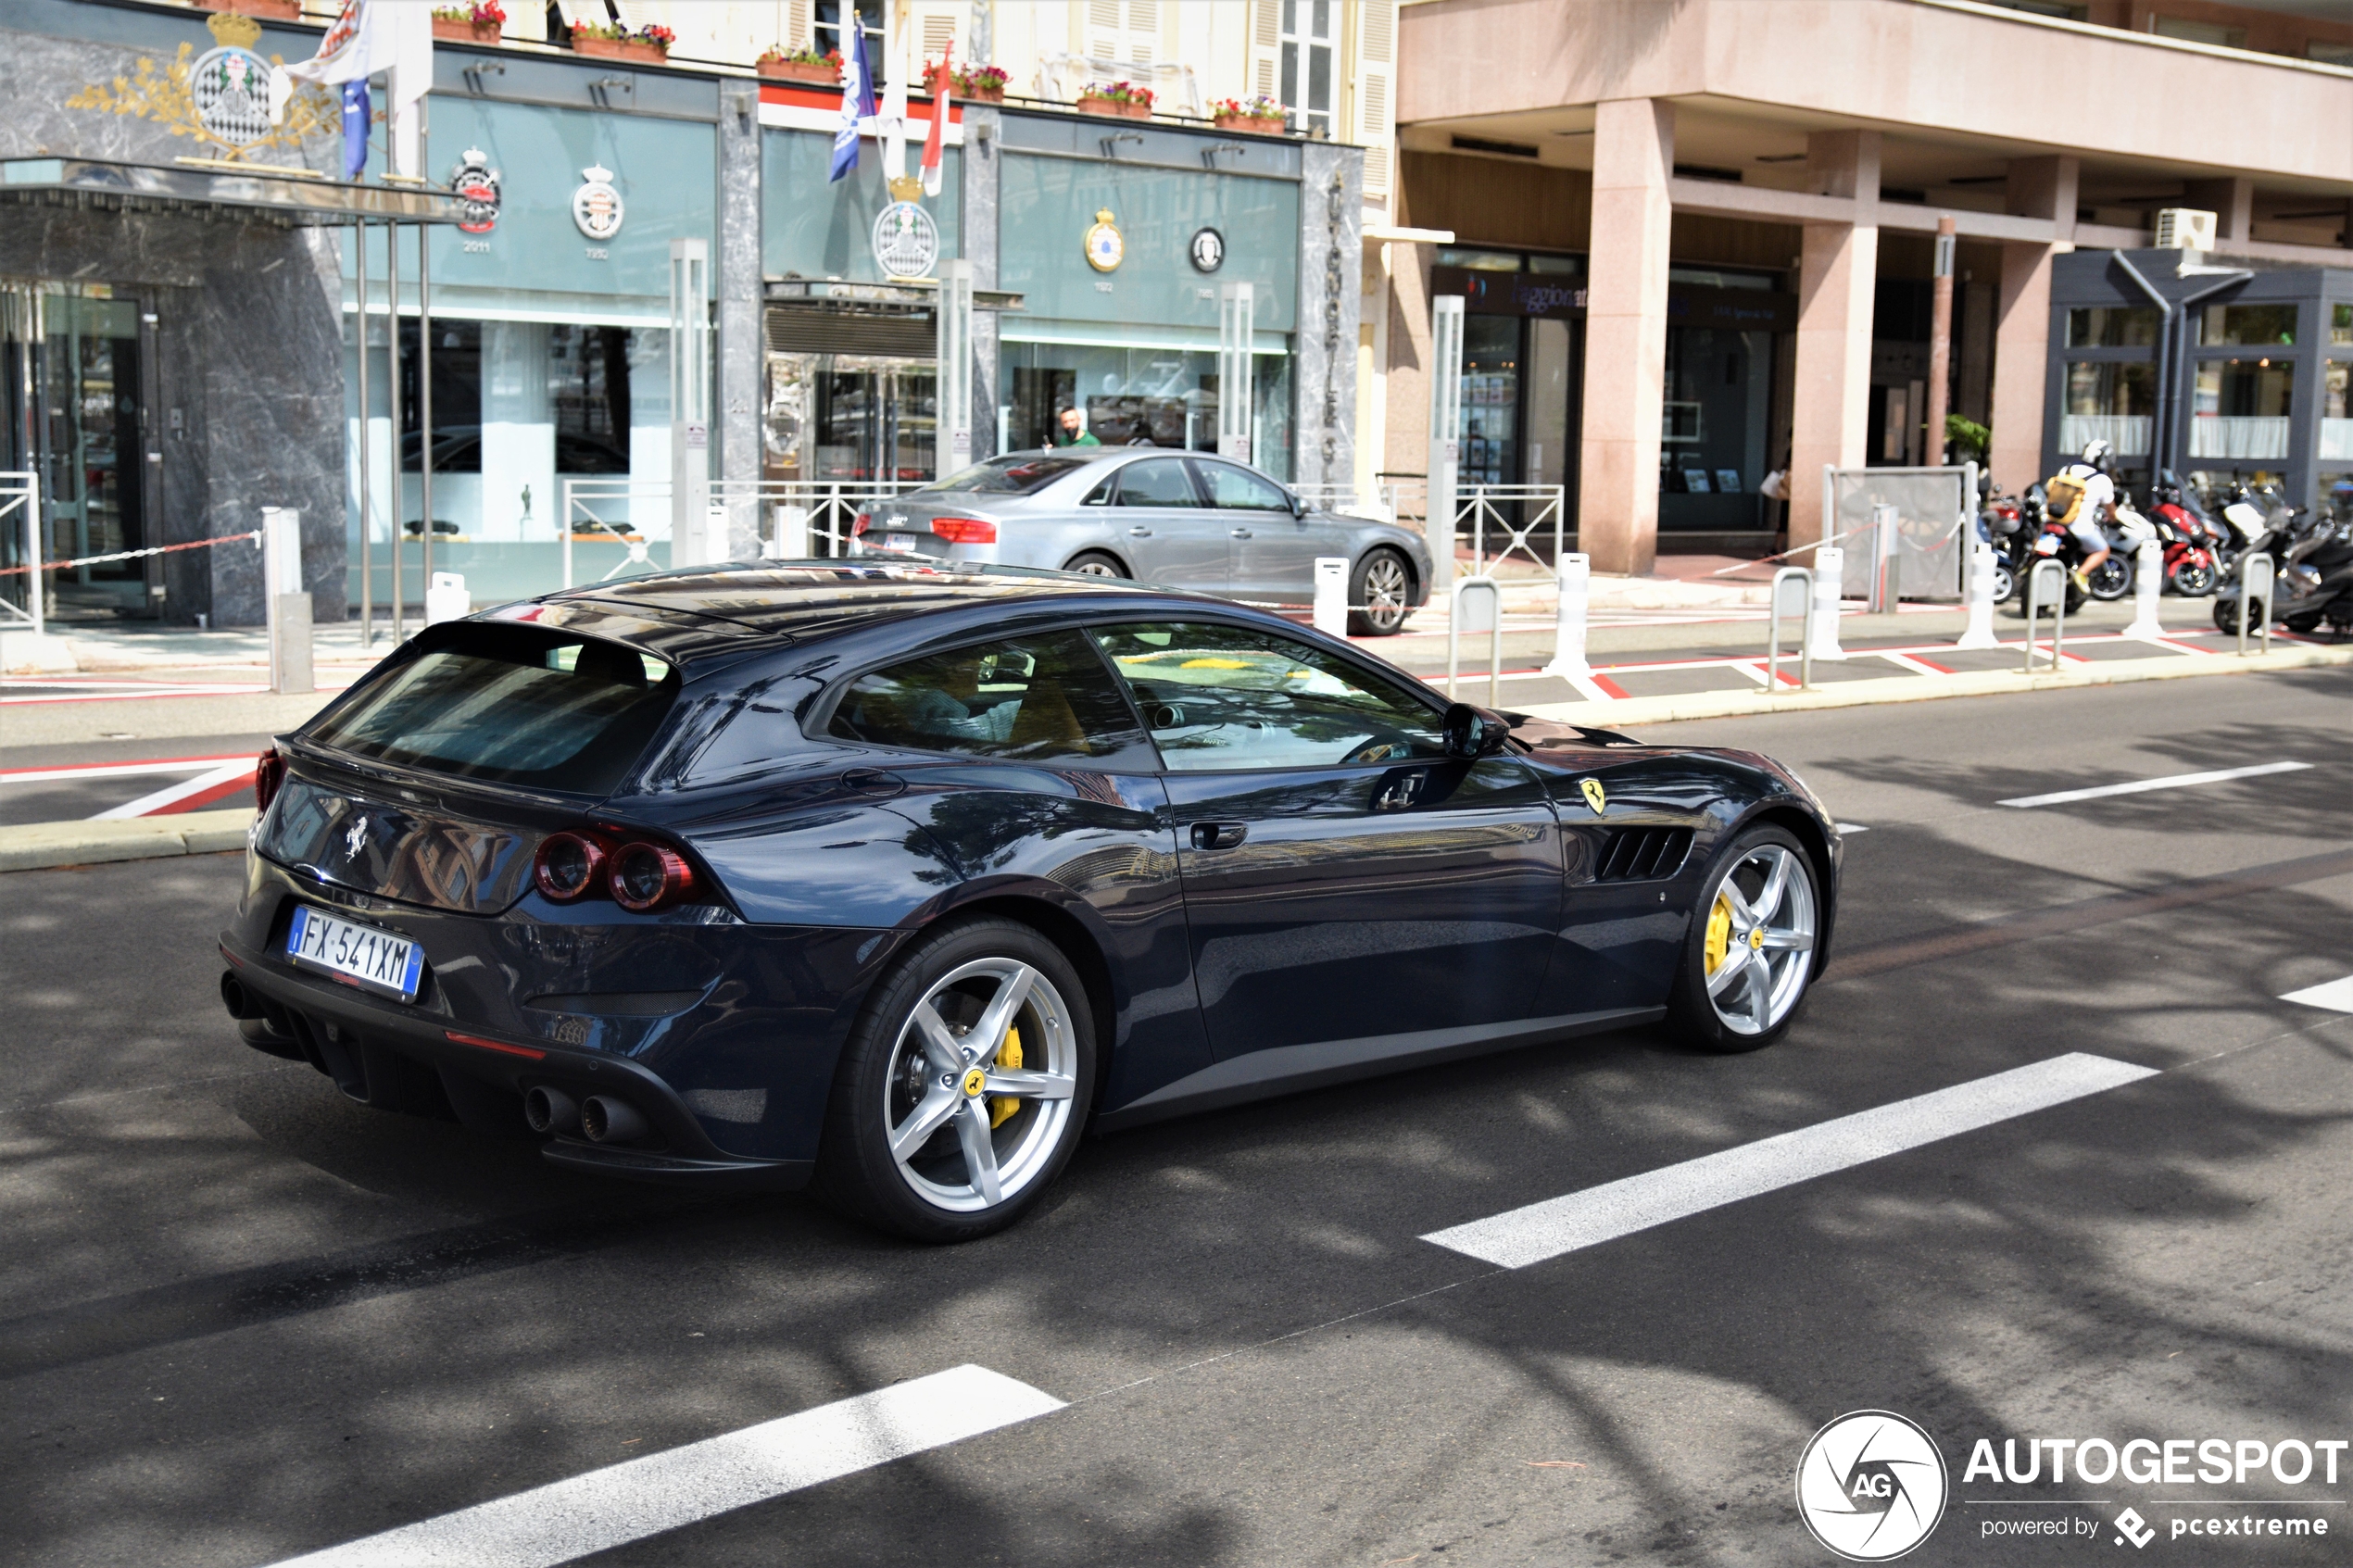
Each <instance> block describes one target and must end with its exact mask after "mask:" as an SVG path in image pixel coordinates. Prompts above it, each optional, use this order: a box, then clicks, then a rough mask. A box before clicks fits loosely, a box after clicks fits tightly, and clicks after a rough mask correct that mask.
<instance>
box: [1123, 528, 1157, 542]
mask: <svg viewBox="0 0 2353 1568" xmlns="http://www.w3.org/2000/svg"><path fill="white" fill-rule="evenodd" d="M1127 532H1128V534H1129V535H1130V536H1131V537H1133V538H1137V539H1149V538H1151V536H1152V531H1151V529H1149V528H1131V529H1129V530H1128V531H1127Z"/></svg>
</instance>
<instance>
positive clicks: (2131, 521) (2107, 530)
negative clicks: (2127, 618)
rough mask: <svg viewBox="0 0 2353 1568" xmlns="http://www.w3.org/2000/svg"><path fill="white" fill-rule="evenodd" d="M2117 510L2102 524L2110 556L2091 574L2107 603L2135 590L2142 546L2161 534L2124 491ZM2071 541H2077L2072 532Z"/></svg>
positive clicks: (2098, 594)
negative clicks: (2074, 539) (2135, 578)
mask: <svg viewBox="0 0 2353 1568" xmlns="http://www.w3.org/2000/svg"><path fill="white" fill-rule="evenodd" d="M2115 513H2116V515H2115V516H2113V517H2111V518H2108V519H2106V520H2104V521H2102V522H2101V523H2100V532H2101V533H2104V534H2106V535H2107V536H2108V559H2106V560H2104V561H2102V562H2100V564H2099V566H2098V567H2097V568H2095V570H2094V571H2091V572H2090V573H2089V574H2088V575H2089V577H2090V581H2091V588H2092V597H2094V598H2095V599H2098V600H2101V601H2102V602H2103V603H2114V602H2115V601H2116V600H2118V599H2120V598H2123V597H2125V596H2128V595H2130V594H2131V593H2132V592H2133V579H2134V577H2136V576H2137V575H2138V574H2139V567H2138V561H2139V551H2140V548H2141V546H2142V545H2144V544H2145V543H2146V542H2147V541H2149V540H2151V539H2154V538H2156V537H2158V532H2157V525H2156V524H2155V523H2153V522H2151V521H2149V520H2148V519H2147V518H2145V517H2144V516H2142V515H2141V513H2140V511H2139V510H2138V509H2137V508H2135V507H2134V506H2133V502H2132V498H2131V497H2130V496H2128V495H2123V494H2122V493H2121V492H2120V493H2119V494H2118V495H2117V497H2116V508H2115ZM2069 542H2070V544H2072V543H2073V539H2072V536H2071V535H2070V541H2069Z"/></svg>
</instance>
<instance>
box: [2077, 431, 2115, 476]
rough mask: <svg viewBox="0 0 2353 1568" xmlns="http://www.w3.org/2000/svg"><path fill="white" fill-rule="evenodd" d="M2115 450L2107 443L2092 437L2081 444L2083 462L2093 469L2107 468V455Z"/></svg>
mask: <svg viewBox="0 0 2353 1568" xmlns="http://www.w3.org/2000/svg"><path fill="white" fill-rule="evenodd" d="M2115 450H2116V448H2115V447H2113V446H2111V445H2108V443H2107V442H2105V441H2102V440H2100V439H2098V438H2097V437H2094V438H2093V439H2092V440H2090V441H2087V442H2085V443H2084V444H2083V460H2084V461H2085V462H2086V463H2089V464H2090V465H2091V466H2092V467H2094V468H2095V469H2104V468H2106V467H2108V457H2109V455H2110V454H2112V453H2113V452H2114V451H2115Z"/></svg>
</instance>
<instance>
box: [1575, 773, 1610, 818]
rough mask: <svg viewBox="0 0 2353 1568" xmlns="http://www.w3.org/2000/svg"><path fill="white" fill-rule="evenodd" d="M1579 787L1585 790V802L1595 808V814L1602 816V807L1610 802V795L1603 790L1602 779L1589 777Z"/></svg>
mask: <svg viewBox="0 0 2353 1568" xmlns="http://www.w3.org/2000/svg"><path fill="white" fill-rule="evenodd" d="M1578 787H1579V789H1581V790H1583V791H1584V792H1585V804H1586V805H1588V806H1591V807H1592V809H1593V815H1595V816H1596V817H1598V816H1600V815H1601V814H1602V808H1603V807H1604V806H1607V805H1608V804H1609V797H1608V796H1607V795H1605V794H1604V793H1603V792H1602V781H1601V780H1599V779H1587V780H1586V781H1585V782H1584V783H1583V784H1579V785H1578Z"/></svg>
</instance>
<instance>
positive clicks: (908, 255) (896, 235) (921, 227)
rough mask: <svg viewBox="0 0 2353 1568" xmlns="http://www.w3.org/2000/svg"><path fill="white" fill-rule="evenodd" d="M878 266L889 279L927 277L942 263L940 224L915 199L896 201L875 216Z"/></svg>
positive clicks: (876, 260)
mask: <svg viewBox="0 0 2353 1568" xmlns="http://www.w3.org/2000/svg"><path fill="white" fill-rule="evenodd" d="M874 240H875V266H877V267H879V268H881V269H882V270H883V276H884V277H886V278H928V277H930V276H931V270H932V269H933V268H934V267H935V266H937V264H938V262H939V226H938V225H937V224H936V223H934V222H933V221H932V220H931V214H930V213H928V212H925V210H924V209H923V208H922V207H917V206H916V205H915V204H914V203H913V202H910V201H897V202H892V203H891V204H890V205H889V206H888V207H884V208H883V209H882V210H881V211H880V212H878V213H876V214H875V235H874Z"/></svg>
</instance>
